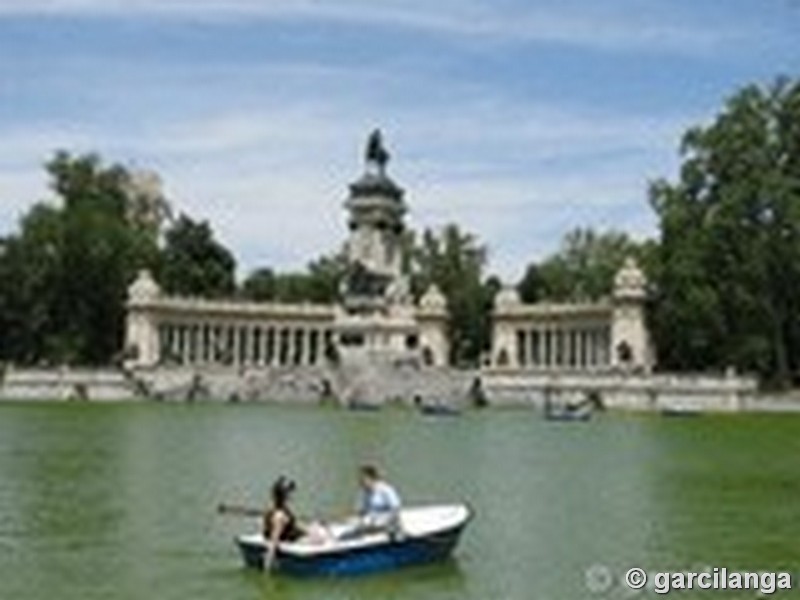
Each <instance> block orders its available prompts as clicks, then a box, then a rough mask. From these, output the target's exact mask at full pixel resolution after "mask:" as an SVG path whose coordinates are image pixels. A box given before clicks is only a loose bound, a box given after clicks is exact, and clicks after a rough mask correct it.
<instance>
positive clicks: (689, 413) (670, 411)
mask: <svg viewBox="0 0 800 600" xmlns="http://www.w3.org/2000/svg"><path fill="white" fill-rule="evenodd" d="M659 412H660V413H661V416H662V417H699V416H701V415H702V414H703V411H702V410H700V409H699V408H678V407H675V406H667V407H664V408H662V409H661V410H660V411H659Z"/></svg>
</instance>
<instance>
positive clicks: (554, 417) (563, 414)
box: [544, 408, 592, 421]
mask: <svg viewBox="0 0 800 600" xmlns="http://www.w3.org/2000/svg"><path fill="white" fill-rule="evenodd" d="M544 418H545V419H546V420H547V421H588V420H590V419H591V418H592V413H591V411H588V410H580V411H579V410H571V409H566V408H562V409H558V410H554V409H550V410H548V411H546V412H545V413H544Z"/></svg>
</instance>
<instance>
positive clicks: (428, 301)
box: [419, 283, 447, 310]
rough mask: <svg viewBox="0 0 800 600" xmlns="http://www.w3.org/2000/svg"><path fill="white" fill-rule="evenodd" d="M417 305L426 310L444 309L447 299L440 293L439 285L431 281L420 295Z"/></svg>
mask: <svg viewBox="0 0 800 600" xmlns="http://www.w3.org/2000/svg"><path fill="white" fill-rule="evenodd" d="M419 305H420V306H421V307H422V308H425V309H427V310H444V309H445V308H447V299H446V298H445V297H444V294H442V291H441V290H440V289H439V286H437V285H436V284H435V283H432V284H431V285H429V286H428V289H427V290H425V293H424V294H423V295H422V298H421V299H420V301H419Z"/></svg>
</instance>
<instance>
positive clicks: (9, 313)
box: [0, 152, 157, 364]
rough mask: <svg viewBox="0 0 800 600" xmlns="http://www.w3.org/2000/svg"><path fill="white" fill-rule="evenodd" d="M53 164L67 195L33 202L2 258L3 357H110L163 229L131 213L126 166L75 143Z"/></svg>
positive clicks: (56, 183)
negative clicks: (129, 294)
mask: <svg viewBox="0 0 800 600" xmlns="http://www.w3.org/2000/svg"><path fill="white" fill-rule="evenodd" d="M46 168H47V172H48V174H49V176H50V182H51V187H52V189H53V191H54V192H55V194H56V196H57V197H58V199H59V200H60V201H61V203H60V205H58V206H50V205H44V204H39V205H36V206H34V207H33V208H32V209H31V211H30V212H29V213H28V214H27V215H26V216H25V217H24V218H23V219H22V221H21V223H20V232H19V234H18V235H15V236H11V238H10V239H8V240H6V243H5V244H4V246H5V250H4V252H3V256H2V258H0V280H5V281H0V283H1V285H0V289H2V291H1V292H0V306H2V312H3V317H2V318H3V320H4V321H5V322H6V325H7V327H8V329H7V330H6V331H5V335H4V336H3V337H4V338H5V340H4V342H3V346H2V352H3V357H4V358H5V359H7V360H13V361H18V362H24V363H32V362H42V361H46V362H69V363H88V364H99V363H106V362H108V361H110V360H111V358H112V357H113V356H114V354H115V353H116V351H117V350H118V349H119V347H120V345H121V338H122V328H123V321H124V312H125V306H124V305H125V299H126V290H127V285H128V283H129V281H130V280H131V278H132V277H133V274H134V273H135V272H136V270H137V269H138V268H141V267H143V266H149V265H151V264H152V263H153V261H154V259H155V256H156V252H157V247H156V239H155V236H154V235H153V232H152V231H145V230H144V229H142V228H140V227H137V226H136V225H134V224H132V223H130V222H128V220H127V217H126V213H127V207H128V202H129V200H130V194H129V187H130V186H129V185H128V184H129V181H130V179H129V174H128V173H127V171H126V170H125V169H124V168H122V167H120V166H119V165H110V166H107V165H105V164H103V162H102V161H101V160H100V158H99V157H97V156H95V155H82V156H73V155H71V154H69V153H66V152H58V153H57V154H56V155H55V156H54V158H53V159H52V160H51V161H49V162H48V163H47V165H46Z"/></svg>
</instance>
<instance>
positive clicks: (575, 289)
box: [517, 228, 646, 302]
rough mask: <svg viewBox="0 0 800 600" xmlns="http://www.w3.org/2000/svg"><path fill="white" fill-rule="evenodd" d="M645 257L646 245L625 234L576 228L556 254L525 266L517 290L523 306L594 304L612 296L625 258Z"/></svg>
mask: <svg viewBox="0 0 800 600" xmlns="http://www.w3.org/2000/svg"><path fill="white" fill-rule="evenodd" d="M645 254H646V245H643V244H640V243H638V242H636V241H634V240H632V239H631V238H630V237H629V236H628V235H627V234H625V233H622V232H619V231H607V232H602V233H599V232H597V231H595V230H594V229H591V228H577V229H574V230H572V231H570V232H569V233H567V234H566V235H565V236H564V239H563V241H562V243H561V248H560V249H559V250H558V252H556V253H555V254H553V255H552V256H550V257H548V258H546V259H545V260H544V261H542V262H540V263H532V264H530V265H528V267H527V269H526V271H525V275H524V276H523V278H522V279H521V280H520V282H519V284H518V286H517V289H518V290H519V293H520V297H521V298H522V300H523V301H524V302H536V301H538V300H541V299H547V300H556V301H565V302H566V301H570V302H575V301H585V300H597V299H599V298H602V297H604V296H608V295H610V294H611V291H612V288H613V283H614V275H615V274H616V272H617V271H618V270H619V268H620V267H621V266H622V263H623V261H624V260H625V258H626V257H628V256H634V257H636V258H637V259H640V260H643V259H644V258H645Z"/></svg>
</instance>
